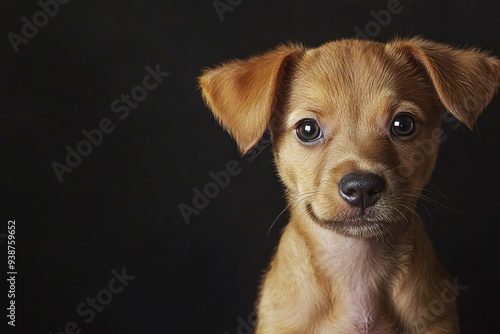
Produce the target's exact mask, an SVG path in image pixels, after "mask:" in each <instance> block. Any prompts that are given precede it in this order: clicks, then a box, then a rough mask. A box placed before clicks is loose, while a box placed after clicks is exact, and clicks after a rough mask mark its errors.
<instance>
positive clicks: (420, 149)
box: [271, 41, 443, 237]
mask: <svg viewBox="0 0 500 334" xmlns="http://www.w3.org/2000/svg"><path fill="white" fill-rule="evenodd" d="M287 89H289V92H288V94H287V96H288V98H287V101H284V102H283V105H282V108H283V111H284V112H282V113H281V114H277V115H278V116H276V114H275V116H274V117H283V122H274V123H273V124H279V125H278V127H277V128H275V129H271V130H274V139H275V146H274V148H275V158H276V164H277V167H278V170H279V174H280V176H281V178H282V180H283V182H284V184H285V185H286V187H287V189H288V195H289V200H290V201H291V202H292V203H291V205H293V206H296V207H297V209H298V210H300V211H301V214H305V215H307V216H309V217H310V218H311V219H312V220H313V221H315V222H316V223H318V224H320V225H321V226H323V227H325V228H327V229H332V230H334V231H336V232H337V233H340V234H343V235H346V236H353V237H371V236H374V235H377V234H381V233H383V232H385V231H387V230H388V229H390V228H391V227H392V226H394V225H395V224H401V223H405V222H406V221H407V219H408V218H407V217H409V216H411V214H412V213H413V211H414V209H413V207H414V205H415V203H416V200H417V197H418V194H419V192H420V190H421V189H422V188H423V187H424V186H425V184H426V182H427V181H428V179H429V177H430V174H431V172H432V169H433V166H434V161H435V158H436V154H437V149H438V146H439V139H440V136H439V133H440V132H439V126H440V119H441V116H442V112H443V107H442V105H441V104H440V102H439V99H438V97H437V95H436V93H435V91H434V89H433V87H432V85H431V83H430V80H429V78H428V77H427V76H426V74H425V72H423V71H421V70H420V69H418V68H416V67H412V66H409V65H408V64H407V63H406V64H405V63H398V62H397V59H394V58H391V56H390V55H389V54H388V53H387V52H386V51H385V48H384V45H382V44H375V43H366V42H360V41H344V42H343V43H330V44H326V45H324V46H323V47H321V48H319V49H314V50H311V51H308V52H306V53H305V55H304V56H303V58H302V60H301V63H300V66H299V67H298V68H297V70H296V73H295V75H294V78H293V80H292V81H291V82H290V84H289V86H288V88H287Z"/></svg>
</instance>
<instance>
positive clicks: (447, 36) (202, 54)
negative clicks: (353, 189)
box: [0, 0, 500, 334]
mask: <svg viewBox="0 0 500 334" xmlns="http://www.w3.org/2000/svg"><path fill="white" fill-rule="evenodd" d="M235 2H236V1H233V3H235ZM387 3H388V1H368V0H344V1H308V2H306V1H293V2H289V1H273V2H270V1H263V0H255V1H251V0H243V1H242V2H241V3H240V4H239V5H237V6H234V7H233V10H232V11H227V12H225V13H224V14H223V17H224V20H223V21H221V19H220V18H219V16H218V14H217V12H216V10H215V9H214V7H213V4H212V1H153V0H143V1H139V0H129V1H76V0H73V1H71V2H69V3H68V4H66V5H61V6H60V8H59V13H57V14H56V15H55V16H54V17H53V18H50V20H49V22H48V23H47V24H46V25H45V26H43V27H41V28H40V29H39V32H38V34H37V35H36V36H34V37H33V38H31V39H29V42H28V43H27V44H21V45H20V46H19V52H18V53H17V54H16V53H15V52H14V50H13V48H12V46H11V43H10V42H9V40H8V38H7V34H8V33H9V32H13V33H16V34H18V35H20V34H21V28H22V25H23V22H22V21H21V18H22V17H23V16H26V17H27V18H28V19H29V20H30V21H32V17H33V14H35V13H36V12H37V11H39V10H40V6H39V5H38V4H37V2H36V1H2V2H1V5H0V28H1V29H0V32H1V33H2V34H3V37H2V38H1V39H0V52H1V53H0V55H1V58H0V60H1V61H0V69H1V71H0V74H1V76H0V135H1V141H0V152H1V158H0V159H1V163H0V164H1V169H0V180H1V185H0V187H1V191H0V194H1V196H2V197H1V199H0V200H1V206H0V209H1V217H0V218H1V225H0V226H1V228H0V233H2V235H0V236H2V238H0V241H1V243H0V250H1V255H0V259H1V262H0V263H1V266H0V268H1V270H0V277H2V281H3V282H4V283H5V275H6V272H7V260H6V258H7V246H6V239H5V234H6V233H7V221H8V220H9V219H15V220H16V240H17V244H16V269H17V272H18V275H17V280H16V305H17V309H16V311H17V313H16V325H17V326H16V327H15V329H13V328H10V331H11V332H13V333H35V332H36V333H49V332H52V333H59V332H62V331H63V330H64V327H65V325H66V323H68V322H70V321H75V322H76V323H77V324H78V326H79V328H80V329H81V333H214V334H217V333H220V334H224V333H226V332H227V333H229V334H233V333H238V332H239V333H247V332H248V331H246V330H245V329H243V327H245V326H243V327H240V328H238V326H239V325H240V322H241V319H245V321H248V320H247V319H248V317H249V315H250V316H251V312H252V309H253V303H254V300H255V298H256V291H257V290H256V289H257V285H258V282H259V280H260V277H261V275H262V271H263V270H264V269H265V268H266V265H267V263H268V261H269V259H270V257H271V254H272V251H273V248H274V247H275V245H276V243H277V242H278V238H279V235H280V230H281V229H282V228H283V226H284V225H285V224H286V221H287V216H286V214H284V215H282V216H281V217H280V218H279V219H277V220H276V223H275V224H274V227H273V228H272V229H271V231H270V232H269V234H268V230H269V228H270V226H271V224H272V223H273V221H274V220H275V218H276V217H277V216H278V215H279V213H280V212H281V211H282V210H283V209H284V207H285V202H284V200H283V198H282V196H283V193H282V190H281V186H280V184H279V182H278V181H277V179H276V176H275V171H274V167H273V164H272V157H271V154H270V149H269V147H268V148H266V149H264V150H263V152H262V153H261V154H260V155H259V156H258V158H257V159H255V161H253V162H252V163H249V162H248V161H247V160H246V159H245V158H242V157H240V155H239V153H238V152H237V150H236V145H235V144H234V142H233V141H232V140H231V138H230V137H229V136H228V135H227V134H226V133H224V131H223V130H222V129H221V128H220V127H219V126H218V125H217V123H216V122H215V121H214V119H213V117H212V116H211V114H210V112H209V111H208V109H207V108H206V107H205V106H204V104H203V101H202V99H201V97H200V95H199V91H198V90H197V87H196V77H197V76H198V75H199V73H200V70H201V69H202V68H204V67H206V66H211V65H214V64H217V63H219V62H220V61H222V60H227V59H232V58H243V57H247V56H249V55H253V54H255V53H259V52H263V51H265V50H267V49H269V48H272V47H274V46H275V45H276V44H279V43H284V42H287V41H292V42H302V43H304V44H305V45H307V46H311V47H313V46H317V45H319V44H322V43H324V42H326V41H329V40H332V39H337V38H343V37H354V35H355V32H354V27H356V26H357V27H360V28H361V29H363V30H364V27H365V24H367V23H368V22H370V21H373V20H374V19H373V17H372V15H371V14H370V11H372V10H375V11H379V10H382V9H386V8H387ZM401 4H402V6H403V7H404V9H403V11H402V12H401V13H400V14H397V15H393V16H392V17H391V22H390V23H389V24H388V25H387V26H385V27H381V29H380V31H379V32H378V34H375V33H372V35H374V36H373V39H375V40H378V41H385V40H387V39H390V38H392V37H393V36H395V35H400V36H413V35H422V36H424V37H426V38H430V39H434V40H436V41H440V42H445V43H450V44H453V45H457V46H478V47H481V48H484V49H487V50H491V51H492V52H493V53H494V54H496V55H500V37H499V36H500V34H499V33H500V31H499V14H500V2H498V1H481V2H479V1H477V2H473V1H439V2H437V1H430V0H413V1H409V0H402V1H401ZM157 64H159V67H160V69H161V70H162V71H164V72H169V73H170V74H169V76H168V77H167V78H165V79H164V81H163V82H162V83H161V84H159V86H158V87H157V88H156V89H155V90H153V91H150V92H149V93H148V96H147V98H146V99H145V100H144V101H143V102H140V103H139V105H138V107H137V108H135V109H133V110H131V111H130V114H129V116H128V117H127V118H125V119H123V120H120V119H119V118H118V114H115V113H113V112H112V110H111V107H110V105H111V103H112V102H113V101H114V100H115V99H117V98H120V95H121V94H122V93H127V94H130V92H131V90H132V89H133V88H134V87H135V86H137V85H139V84H141V82H142V80H143V78H144V76H145V75H146V74H147V72H146V70H145V68H146V66H151V67H152V68H155V67H156V65H157ZM103 118H109V119H111V120H112V122H113V125H114V126H115V129H114V131H113V132H112V133H109V134H105V135H104V137H103V141H102V143H101V144H100V145H99V146H97V147H94V148H93V150H92V153H91V154H90V155H88V156H87V157H84V158H83V161H82V163H81V164H80V165H79V166H77V167H76V168H74V170H73V172H72V173H66V174H64V175H63V178H64V180H63V182H59V181H58V179H57V177H56V175H55V173H54V171H53V169H52V167H51V164H52V163H53V162H54V161H58V162H61V163H64V160H65V157H66V154H67V152H66V149H65V147H66V146H67V145H69V146H71V147H72V148H76V146H77V144H78V143H79V142H80V141H81V140H83V139H85V137H84V136H83V135H82V133H81V132H82V130H84V129H86V130H91V129H94V128H96V127H98V124H99V122H100V120H101V119H103ZM455 125H456V123H454V122H450V123H447V124H444V128H445V130H446V135H447V140H446V141H445V142H444V143H443V145H442V148H441V153H440V157H439V159H438V162H437V166H436V170H435V173H434V175H433V178H432V180H431V185H430V186H429V188H428V189H429V190H428V192H426V193H427V194H428V195H430V196H431V197H432V198H433V199H435V200H437V201H438V202H439V203H440V204H432V203H429V202H425V203H422V215H423V218H424V219H425V221H426V223H427V227H428V230H429V233H430V236H431V238H432V240H433V242H434V245H435V247H436V250H437V252H438V255H439V257H440V259H441V260H442V262H443V263H444V264H445V266H446V268H447V269H448V271H449V272H450V273H451V274H452V275H453V277H457V278H458V283H459V284H461V285H467V286H468V287H467V289H466V290H465V291H462V293H461V295H460V296H459V297H458V306H459V311H460V316H461V322H462V327H463V332H464V333H498V329H497V328H498V321H499V320H498V319H499V315H500V314H499V309H500V307H499V304H500V303H499V298H500V293H499V291H500V289H499V282H500V272H499V269H498V268H499V261H498V255H499V249H500V246H499V244H500V242H499V239H498V236H499V226H500V224H499V223H500V221H499V219H498V189H499V187H500V181H499V177H498V175H499V168H498V167H499V164H498V162H497V159H498V155H499V153H500V148H499V147H498V138H499V135H498V131H499V130H498V129H499V126H500V99H499V98H498V97H497V98H496V99H495V100H494V101H493V102H492V103H491V104H490V105H489V106H488V108H487V110H486V111H485V112H484V114H483V115H482V116H481V118H480V119H479V121H478V124H477V127H476V128H475V130H474V132H471V131H469V130H468V129H466V127H465V126H460V127H458V128H457V127H456V126H455ZM233 160H234V161H236V162H238V163H239V165H240V166H241V168H242V172H241V173H240V174H239V175H236V176H233V177H232V178H231V180H230V183H229V185H228V186H227V187H225V188H224V189H220V191H219V194H218V195H217V196H216V197H215V198H213V199H210V203H209V204H208V205H207V207H206V208H204V209H203V210H200V212H199V214H198V215H192V216H190V224H186V222H185V221H184V219H183V217H182V215H181V213H180V211H179V208H178V206H179V204H181V203H185V204H187V205H192V200H193V196H194V193H193V188H198V189H203V187H204V186H205V185H206V184H207V183H208V182H209V181H211V178H210V175H209V173H210V172H211V171H213V172H218V171H221V170H224V169H225V168H226V164H227V163H228V162H229V161H233ZM123 267H125V269H126V273H127V274H128V275H133V276H135V279H134V280H132V281H130V282H129V284H128V286H126V287H125V288H124V289H123V291H122V292H121V293H118V294H116V295H114V296H113V300H112V301H111V302H110V303H109V305H106V306H105V307H104V310H103V311H102V312H99V313H96V316H95V319H93V321H91V322H90V323H88V324H87V323H85V321H84V319H85V318H82V317H80V316H79V315H78V314H77V313H76V307H77V306H78V305H79V304H80V303H81V302H84V301H85V300H86V298H87V297H95V296H96V294H97V293H98V292H99V291H100V290H101V289H105V288H107V285H108V282H109V280H110V279H111V278H112V277H113V276H112V274H111V270H113V269H116V270H117V271H120V270H121V268H123ZM0 287H1V289H2V291H0V294H1V295H2V296H6V295H7V285H6V284H1V285H0ZM1 300H2V306H1V308H0V309H2V310H4V311H2V315H1V317H0V319H2V320H1V321H2V326H3V325H4V324H6V322H7V318H6V317H5V315H4V313H6V311H5V309H6V307H7V298H3V299H1ZM238 318H240V320H238Z"/></svg>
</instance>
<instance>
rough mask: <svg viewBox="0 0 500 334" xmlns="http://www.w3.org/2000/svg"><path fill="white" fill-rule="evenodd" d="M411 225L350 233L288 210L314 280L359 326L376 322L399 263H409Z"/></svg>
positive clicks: (400, 267) (398, 272) (400, 269)
mask: <svg viewBox="0 0 500 334" xmlns="http://www.w3.org/2000/svg"><path fill="white" fill-rule="evenodd" d="M412 225H416V224H410V225H404V226H399V227H397V228H395V229H394V230H391V231H390V233H388V234H387V235H384V236H383V237H379V238H351V237H346V236H342V235H339V234H337V233H336V232H334V231H330V230H326V229H325V228H323V227H321V226H319V225H318V224H316V223H314V222H313V221H312V220H311V219H308V218H307V217H305V215H303V214H302V215H294V214H292V219H291V226H290V228H291V229H294V230H295V231H296V232H297V233H298V234H299V236H300V237H302V238H303V240H304V244H305V245H306V247H307V248H308V252H309V258H310V260H312V261H311V263H312V266H313V268H312V269H313V271H314V272H315V273H316V277H317V282H318V283H319V284H320V285H321V286H322V287H323V289H324V290H325V291H329V294H330V298H331V300H336V301H337V306H338V307H339V308H340V309H342V310H343V313H342V314H343V317H344V320H345V321H348V322H350V323H353V324H358V325H359V326H362V327H363V326H367V324H368V323H372V324H373V323H374V322H376V320H377V318H378V317H379V316H380V314H379V310H381V309H386V308H387V304H386V303H388V300H389V299H390V295H391V294H392V293H393V292H394V290H395V289H397V286H396V285H397V284H396V282H397V281H398V277H399V278H400V275H401V273H402V272H403V271H404V269H403V268H408V267H409V266H411V263H410V261H411V260H410V259H411V256H410V254H411V252H412V250H414V249H415V248H414V247H415V246H416V245H415V243H416V238H415V235H414V232H415V231H414V228H413V227H412ZM417 229H418V227H417ZM363 328H364V327H363Z"/></svg>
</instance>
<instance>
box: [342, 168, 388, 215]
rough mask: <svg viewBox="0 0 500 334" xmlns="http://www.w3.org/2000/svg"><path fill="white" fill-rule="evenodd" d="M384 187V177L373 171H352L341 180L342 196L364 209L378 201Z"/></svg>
mask: <svg viewBox="0 0 500 334" xmlns="http://www.w3.org/2000/svg"><path fill="white" fill-rule="evenodd" d="M384 189H385V182H384V179H382V178H381V177H380V176H378V175H376V174H373V173H363V172H352V173H349V174H347V175H344V177H343V178H342V179H340V182H339V192H340V196H342V198H343V199H345V200H346V201H347V202H348V203H349V204H351V205H353V206H356V207H359V208H361V209H363V210H364V209H366V208H368V207H369V206H372V205H374V204H375V203H377V201H378V200H379V199H380V197H381V196H382V192H383V191H384Z"/></svg>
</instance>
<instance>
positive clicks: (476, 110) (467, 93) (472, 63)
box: [389, 38, 500, 129]
mask: <svg viewBox="0 0 500 334" xmlns="http://www.w3.org/2000/svg"><path fill="white" fill-rule="evenodd" d="M389 47H390V48H396V49H397V50H400V51H403V52H404V53H405V54H406V57H410V58H411V59H413V60H414V61H416V62H418V63H419V65H420V67H423V68H424V69H425V71H426V72H427V75H428V77H429V79H430V81H431V82H432V84H433V85H434V88H435V90H436V93H437V95H438V97H439V99H440V100H441V103H442V104H443V106H444V107H445V108H446V109H447V110H448V111H449V112H450V113H451V114H452V115H453V116H455V117H456V118H457V119H458V120H460V121H461V122H462V123H464V124H465V125H467V126H468V127H469V128H470V129H472V127H473V126H474V123H475V122H476V119H477V117H478V116H479V114H481V112H482V111H483V110H484V108H486V106H487V105H488V103H489V102H490V101H491V99H492V98H493V96H494V95H495V93H496V90H497V88H498V86H499V84H500V60H499V59H497V58H495V57H492V56H490V55H489V54H488V53H487V52H484V51H480V50H477V49H457V48H453V47H450V46H448V45H445V44H441V43H436V42H432V41H428V40H425V39H421V38H413V39H410V40H399V41H395V42H393V43H390V44H389Z"/></svg>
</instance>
